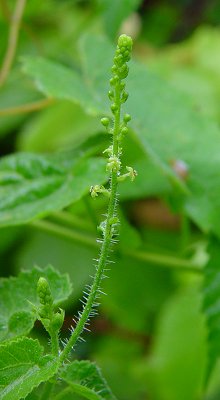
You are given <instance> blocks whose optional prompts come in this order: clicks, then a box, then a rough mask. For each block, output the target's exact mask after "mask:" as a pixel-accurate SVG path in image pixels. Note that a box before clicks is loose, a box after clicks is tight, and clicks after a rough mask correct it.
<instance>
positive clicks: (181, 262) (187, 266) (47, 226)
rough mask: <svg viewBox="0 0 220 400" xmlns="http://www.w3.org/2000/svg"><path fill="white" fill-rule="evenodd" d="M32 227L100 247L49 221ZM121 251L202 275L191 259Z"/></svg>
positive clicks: (144, 252) (86, 238) (137, 257)
mask: <svg viewBox="0 0 220 400" xmlns="http://www.w3.org/2000/svg"><path fill="white" fill-rule="evenodd" d="M72 222H73V221H72ZM77 224H78V222H77ZM32 226H33V227H35V228H37V229H40V230H43V231H45V232H48V233H51V234H53V235H56V236H58V237H63V238H66V239H68V240H73V241H74V242H75V241H77V242H79V243H82V244H84V245H86V244H87V245H89V246H91V247H94V248H97V247H98V243H97V242H96V240H95V239H96V238H95V237H94V236H90V235H88V234H86V233H81V232H77V231H74V230H73V229H71V230H70V229H68V228H66V227H62V226H60V225H57V224H54V223H52V222H49V221H45V220H40V221H35V222H33V223H32ZM120 251H121V253H122V254H123V255H124V256H127V257H132V258H133V259H134V260H142V261H146V262H149V263H152V264H155V265H158V266H160V267H164V268H169V269H175V270H177V271H186V272H192V273H196V274H201V273H202V268H203V266H204V265H201V264H197V263H195V262H192V261H191V260H190V259H184V258H178V257H173V256H172V255H167V254H157V253H150V252H147V251H144V250H137V249H131V250H129V249H123V250H120Z"/></svg>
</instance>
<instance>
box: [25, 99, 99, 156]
mask: <svg viewBox="0 0 220 400" xmlns="http://www.w3.org/2000/svg"><path fill="white" fill-rule="evenodd" d="M101 130H103V129H102V128H101V124H100V120H99V118H97V117H91V116H89V115H88V114H86V113H85V112H84V111H83V110H82V108H81V107H79V106H78V105H74V104H73V103H72V102H69V101H60V102H58V103H56V104H54V105H52V106H51V107H49V108H47V109H45V110H42V111H41V113H38V114H37V115H34V117H32V118H31V119H30V120H29V121H28V123H27V124H26V125H25V126H24V129H23V130H22V131H21V132H20V135H19V139H18V145H19V149H20V150H21V151H34V152H44V153H45V152H51V151H58V150H59V151H60V149H67V148H73V147H74V148H76V147H77V146H78V145H79V144H81V143H82V142H84V141H85V140H86V139H87V138H88V137H91V136H94V134H96V133H97V132H100V131H101ZM61 132H62V134H61Z"/></svg>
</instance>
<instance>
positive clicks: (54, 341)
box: [50, 331, 60, 356]
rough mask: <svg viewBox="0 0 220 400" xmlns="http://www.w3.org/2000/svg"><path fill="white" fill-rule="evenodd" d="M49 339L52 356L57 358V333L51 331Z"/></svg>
mask: <svg viewBox="0 0 220 400" xmlns="http://www.w3.org/2000/svg"><path fill="white" fill-rule="evenodd" d="M50 339H51V349H52V354H53V355H54V356H58V354H59V350H60V347H59V337H58V332H54V331H51V332H50Z"/></svg>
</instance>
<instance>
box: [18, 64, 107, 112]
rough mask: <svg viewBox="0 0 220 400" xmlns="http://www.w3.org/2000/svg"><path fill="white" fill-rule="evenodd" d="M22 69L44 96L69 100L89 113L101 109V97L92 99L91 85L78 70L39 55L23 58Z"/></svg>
mask: <svg viewBox="0 0 220 400" xmlns="http://www.w3.org/2000/svg"><path fill="white" fill-rule="evenodd" d="M110 62H111V61H110ZM23 70H24V72H25V73H26V74H28V75H30V76H31V77H32V78H34V81H35V84H36V86H37V88H38V89H39V90H40V91H41V92H42V93H44V94H45V95H46V96H48V97H54V98H56V99H61V100H71V101H73V102H75V103H76V104H80V105H81V106H82V108H83V109H85V110H87V111H89V112H90V113H95V114H96V112H97V109H99V110H102V107H103V106H102V102H101V99H98V98H97V101H94V89H93V87H92V86H90V84H88V85H86V83H84V81H83V79H82V77H81V75H80V73H79V72H78V71H75V70H74V69H72V70H71V69H70V68H67V67H65V66H63V65H61V64H59V63H57V62H52V61H50V60H47V59H45V58H41V57H25V58H23ZM91 84H92V82H91ZM105 102H106V101H105Z"/></svg>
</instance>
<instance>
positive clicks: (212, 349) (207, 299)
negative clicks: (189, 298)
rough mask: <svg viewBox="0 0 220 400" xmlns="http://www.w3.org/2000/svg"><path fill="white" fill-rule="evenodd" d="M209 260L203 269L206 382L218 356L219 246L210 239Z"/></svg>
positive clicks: (215, 241)
mask: <svg viewBox="0 0 220 400" xmlns="http://www.w3.org/2000/svg"><path fill="white" fill-rule="evenodd" d="M208 251H209V254H210V258H209V261H208V263H207V265H206V267H205V269H204V288H203V296H204V302H203V309H204V312H205V315H206V320H207V328H208V350H209V358H208V365H207V375H206V380H207V381H208V378H209V377H210V374H211V372H212V370H213V368H214V366H215V364H216V361H217V359H218V358H219V356H220V301H219V298H220V268H219V263H220V244H219V242H218V241H217V240H216V239H214V238H212V241H211V242H210V244H209V248H208Z"/></svg>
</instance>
